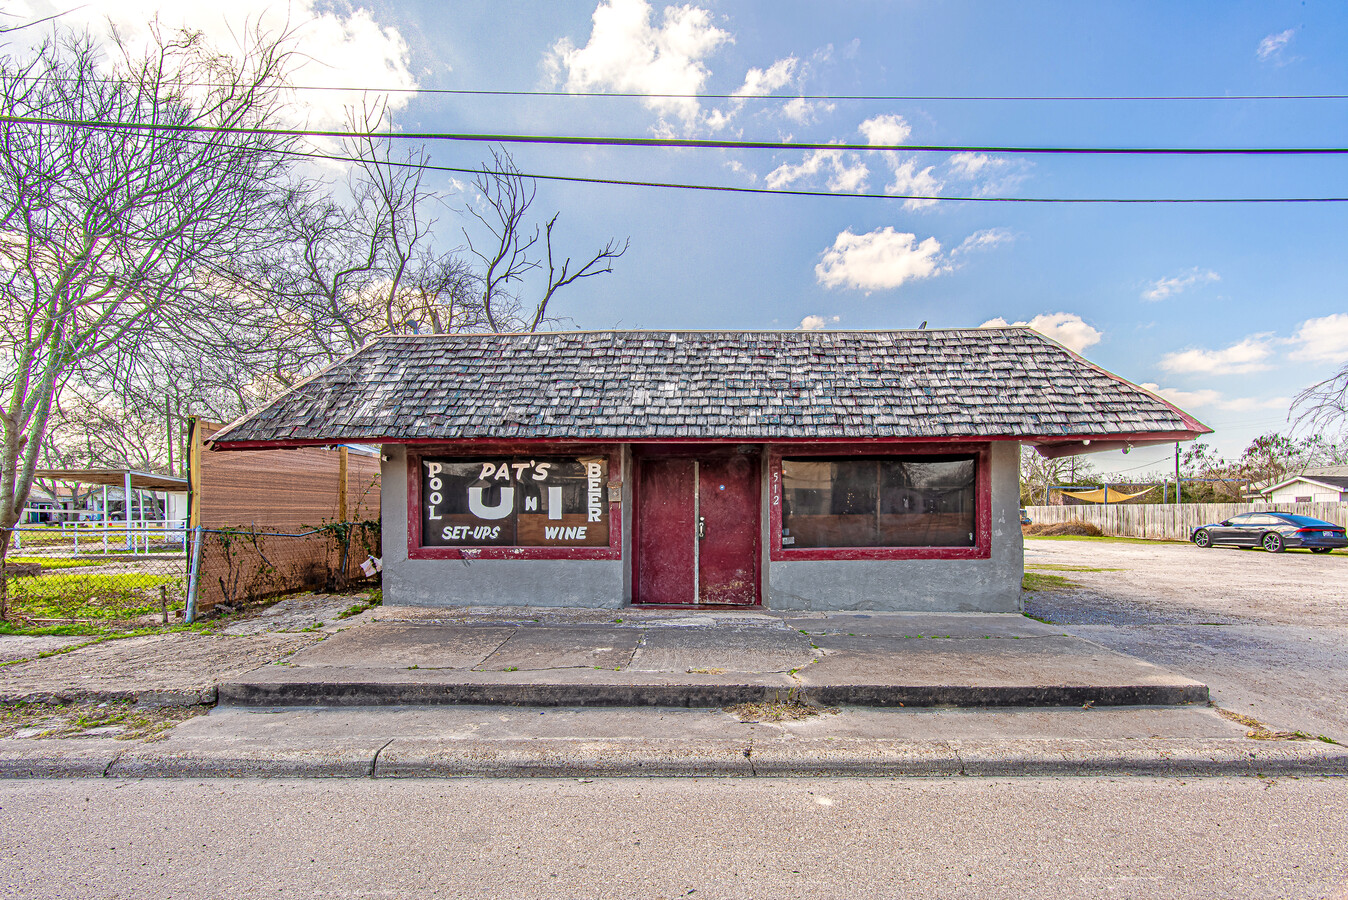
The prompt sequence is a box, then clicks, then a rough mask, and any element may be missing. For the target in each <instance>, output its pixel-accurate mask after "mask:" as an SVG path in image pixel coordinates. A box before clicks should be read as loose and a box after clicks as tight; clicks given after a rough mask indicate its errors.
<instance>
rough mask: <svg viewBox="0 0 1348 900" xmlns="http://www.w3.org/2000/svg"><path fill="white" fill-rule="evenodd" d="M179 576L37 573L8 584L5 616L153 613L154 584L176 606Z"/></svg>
mask: <svg viewBox="0 0 1348 900" xmlns="http://www.w3.org/2000/svg"><path fill="white" fill-rule="evenodd" d="M183 581H184V579H183V578H182V577H174V576H171V575H150V574H148V573H141V572H128V573H126V574H122V575H99V574H92V575H80V576H71V575H37V576H34V577H31V578H14V579H11V580H10V582H9V602H10V609H11V615H13V616H16V617H18V618H24V619H92V620H126V619H134V618H137V617H139V616H145V615H150V614H151V613H157V612H159V611H160V608H159V587H160V585H164V586H166V587H168V588H169V610H170V611H172V610H176V609H181V608H182V606H183V600H182V599H181V595H182V593H183V587H184V585H183Z"/></svg>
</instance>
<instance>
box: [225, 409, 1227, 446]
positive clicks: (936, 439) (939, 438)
mask: <svg viewBox="0 0 1348 900" xmlns="http://www.w3.org/2000/svg"><path fill="white" fill-rule="evenodd" d="M1176 412H1179V411H1178V410H1176ZM1181 415H1183V414H1182V413H1181ZM1184 418H1185V419H1186V420H1187V421H1190V422H1193V424H1194V425H1196V426H1197V427H1196V428H1195V429H1194V430H1191V431H1132V432H1129V431H1114V432H1108V433H1098V434H1096V433H1087V432H1082V433H1074V434H994V435H934V436H930V437H816V438H788V437H761V436H759V437H661V438H641V437H627V438H598V439H592V438H584V437H569V438H555V437H543V438H461V439H452V438H451V439H446V438H397V437H387V436H385V437H330V438H294V439H285V440H274V441H228V442H226V443H224V444H216V443H215V442H213V441H207V446H208V447H209V448H210V449H211V450H222V451H223V450H288V449H294V448H298V447H332V446H336V445H338V444H374V445H383V444H389V445H401V446H412V447H429V446H446V445H453V446H458V447H464V446H472V447H478V446H481V447H499V446H502V445H508V446H512V447H529V448H535V447H538V446H540V445H548V446H558V445H577V446H579V445H588V446H594V445H595V443H596V442H598V443H602V444H603V445H604V446H611V445H613V444H642V445H651V446H659V445H662V444H702V445H706V444H732V445H733V444H772V445H776V444H868V445H869V444H924V443H944V444H949V443H961V444H979V443H990V442H1001V441H1019V442H1020V443H1022V444H1036V445H1038V444H1070V443H1075V442H1078V441H1091V442H1092V443H1094V442H1096V441H1120V442H1127V443H1131V444H1132V445H1133V446H1139V445H1140V444H1139V442H1141V441H1150V442H1154V443H1159V444H1164V443H1171V442H1174V441H1191V440H1193V439H1194V438H1197V437H1199V436H1201V435H1204V434H1209V433H1211V431H1212V429H1210V428H1208V427H1207V426H1205V425H1202V424H1201V423H1199V422H1196V421H1193V420H1192V419H1190V418H1189V417H1188V416H1187V415H1186V416H1184ZM1087 452H1089V451H1087Z"/></svg>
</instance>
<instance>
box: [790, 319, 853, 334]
mask: <svg viewBox="0 0 1348 900" xmlns="http://www.w3.org/2000/svg"><path fill="white" fill-rule="evenodd" d="M840 321H842V319H841V317H840V316H806V317H805V318H803V319H801V320H800V325H798V326H797V327H796V331H823V330H824V329H825V328H827V327H829V326H830V325H837V324H838V323H839V322H840Z"/></svg>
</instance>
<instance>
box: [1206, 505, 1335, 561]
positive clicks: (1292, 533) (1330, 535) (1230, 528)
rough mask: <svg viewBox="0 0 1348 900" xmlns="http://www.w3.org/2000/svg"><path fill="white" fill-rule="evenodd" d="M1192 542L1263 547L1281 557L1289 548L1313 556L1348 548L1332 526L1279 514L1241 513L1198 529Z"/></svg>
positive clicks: (1288, 514) (1321, 521)
mask: <svg viewBox="0 0 1348 900" xmlns="http://www.w3.org/2000/svg"><path fill="white" fill-rule="evenodd" d="M1189 539H1190V540H1192V541H1193V542H1194V543H1195V544H1197V545H1198V546H1200V547H1216V546H1217V545H1219V544H1230V545H1231V546H1234V547H1263V548H1264V549H1265V550H1267V551H1268V552H1269V553H1281V552H1282V551H1284V550H1286V549H1288V548H1289V547H1292V548H1297V547H1304V548H1306V549H1308V550H1310V551H1311V552H1312V553H1328V552H1329V551H1330V550H1333V549H1335V548H1338V547H1348V536H1346V535H1345V534H1344V530H1343V529H1342V528H1340V527H1339V526H1338V525H1335V524H1334V523H1333V522H1325V521H1323V520H1321V519H1312V518H1311V517H1310V516H1294V515H1292V514H1291V513H1280V512H1252V513H1242V514H1240V515H1238V516H1232V517H1231V518H1230V519H1227V520H1226V521H1225V522H1219V523H1217V524H1216V525H1204V526H1203V527H1202V528H1196V529H1194V533H1193V534H1192V535H1191V536H1190V538H1189Z"/></svg>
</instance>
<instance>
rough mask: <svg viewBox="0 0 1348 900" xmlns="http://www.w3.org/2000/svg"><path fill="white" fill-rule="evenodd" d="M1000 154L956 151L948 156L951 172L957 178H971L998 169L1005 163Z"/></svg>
mask: <svg viewBox="0 0 1348 900" xmlns="http://www.w3.org/2000/svg"><path fill="white" fill-rule="evenodd" d="M1007 162H1008V161H1007V160H1006V159H1004V158H1003V157H1000V156H988V155H987V154H986V153H956V154H955V155H954V156H952V157H950V160H949V165H950V171H951V174H953V175H954V176H955V177H957V178H967V179H973V178H977V177H979V175H981V174H983V173H984V172H985V171H987V170H990V169H998V168H1001V167H1002V166H1005V165H1006V164H1007Z"/></svg>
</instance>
